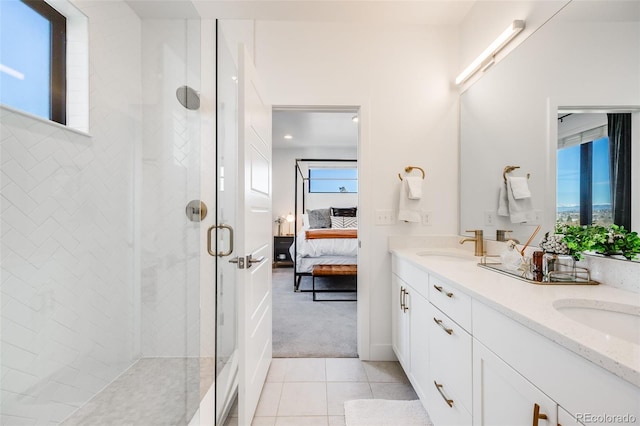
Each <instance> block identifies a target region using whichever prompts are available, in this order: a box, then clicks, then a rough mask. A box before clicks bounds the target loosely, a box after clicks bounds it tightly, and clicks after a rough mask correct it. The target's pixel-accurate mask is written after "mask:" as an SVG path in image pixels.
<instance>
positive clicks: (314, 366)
mask: <svg viewBox="0 0 640 426" xmlns="http://www.w3.org/2000/svg"><path fill="white" fill-rule="evenodd" d="M368 398H377V399H405V400H407V399H418V397H417V395H416V393H415V391H414V390H413V387H412V386H411V384H410V383H409V380H408V379H407V376H406V375H405V374H404V371H403V370H402V368H401V367H400V364H398V363H397V362H383V361H360V360H359V359H358V358H274V359H273V361H272V362H271V368H270V369H269V373H268V375H267V380H266V383H265V385H264V388H263V389H262V395H261V396H260V401H259V403H258V408H257V409H256V415H255V417H254V420H253V423H252V425H253V426H267V425H268V426H287V425H292V426H293V425H295V426H303V425H311V426H316V425H318V426H321V425H322V426H344V424H345V423H344V402H345V401H348V400H351V399H368ZM237 416H238V414H237V407H236V406H234V408H233V409H232V411H231V414H230V415H229V418H228V419H227V422H226V423H225V425H226V426H237V425H238V417H237Z"/></svg>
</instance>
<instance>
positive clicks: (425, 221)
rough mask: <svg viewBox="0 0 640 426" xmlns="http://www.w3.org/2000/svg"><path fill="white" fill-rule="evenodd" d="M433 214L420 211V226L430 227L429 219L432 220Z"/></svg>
mask: <svg viewBox="0 0 640 426" xmlns="http://www.w3.org/2000/svg"><path fill="white" fill-rule="evenodd" d="M432 216H433V213H432V212H430V211H422V224H423V225H427V226H431V219H432Z"/></svg>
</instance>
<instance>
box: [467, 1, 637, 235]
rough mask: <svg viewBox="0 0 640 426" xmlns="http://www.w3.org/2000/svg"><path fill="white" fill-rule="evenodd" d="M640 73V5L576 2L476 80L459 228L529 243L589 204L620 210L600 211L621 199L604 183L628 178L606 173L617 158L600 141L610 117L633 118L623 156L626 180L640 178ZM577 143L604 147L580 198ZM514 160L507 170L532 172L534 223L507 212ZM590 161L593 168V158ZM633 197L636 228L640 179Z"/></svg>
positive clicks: (630, 205)
mask: <svg viewBox="0 0 640 426" xmlns="http://www.w3.org/2000/svg"><path fill="white" fill-rule="evenodd" d="M639 75H640V3H638V2H625V1H589V2H576V1H574V2H571V3H569V4H568V5H567V6H566V7H565V8H563V9H562V10H561V11H560V12H558V14H556V15H555V16H554V17H553V18H552V19H551V20H550V21H548V22H547V23H546V24H545V25H544V26H542V27H541V28H540V29H539V30H538V31H536V32H535V33H534V34H533V35H531V36H530V37H529V38H528V39H527V40H525V41H524V42H523V43H522V44H521V45H520V46H518V47H517V48H516V49H515V50H513V51H512V52H511V53H510V54H509V56H508V57H506V58H505V59H504V60H502V61H501V62H499V63H498V64H497V65H495V66H494V67H493V68H492V69H491V70H490V72H488V73H486V74H485V75H484V76H483V77H482V78H481V79H479V80H478V81H477V82H475V83H474V84H473V85H472V86H471V87H469V88H468V89H467V90H466V91H465V92H464V93H463V94H462V95H461V101H460V168H461V175H460V230H461V233H464V231H465V230H467V229H483V230H484V235H485V237H486V238H488V239H496V236H497V233H498V232H497V231H500V230H504V231H511V232H510V233H507V235H508V236H510V237H512V238H514V239H516V240H519V241H521V242H524V241H526V240H527V239H528V238H529V236H530V235H531V233H532V232H533V231H534V230H535V228H536V226H537V225H541V226H542V231H543V232H546V231H552V230H553V228H554V225H555V223H556V220H557V219H558V218H559V219H561V220H567V219H568V220H574V219H575V217H576V216H575V214H573V215H567V214H566V213H567V211H568V210H571V209H575V208H576V206H578V209H580V207H583V210H585V211H587V210H590V211H591V213H590V214H591V216H590V218H591V220H592V219H593V218H594V216H596V217H597V218H598V220H600V219H604V216H606V215H607V214H609V215H613V207H611V206H610V207H609V208H610V209H611V211H610V212H609V213H607V212H603V211H602V210H605V209H606V208H607V207H606V206H604V204H607V203H609V204H612V203H613V202H614V201H613V200H611V199H610V197H609V199H607V198H606V197H603V195H602V194H603V191H604V190H602V188H601V186H603V185H604V183H603V182H602V181H606V180H607V179H608V185H609V186H611V185H614V184H615V185H617V183H612V181H613V180H615V181H616V182H617V181H618V180H619V179H620V177H612V176H608V177H604V176H603V175H602V173H601V172H602V171H603V170H602V168H603V167H604V168H605V169H608V168H609V166H606V167H605V166H604V163H603V162H604V161H609V155H607V156H605V155H604V154H602V152H603V149H605V148H604V147H603V144H604V143H603V142H602V140H601V139H603V138H604V139H607V144H609V143H610V141H609V129H608V126H607V120H608V118H609V117H610V116H611V115H612V114H626V116H628V118H629V120H630V126H631V145H632V149H631V152H630V153H629V152H625V153H624V154H621V155H623V157H624V159H627V160H629V164H630V172H628V171H627V172H626V173H627V176H626V179H627V180H628V181H629V182H640V77H638V76H639ZM585 123H587V124H585ZM577 138H581V139H580V142H578V141H577ZM587 139H590V140H589V141H587ZM587 142H591V144H588V143H587ZM571 146H577V148H573V150H574V151H575V150H578V151H580V150H583V152H586V151H589V150H591V153H592V154H593V153H594V152H595V153H596V154H597V156H596V158H594V157H593V155H592V157H591V160H590V161H591V162H592V163H591V166H590V167H591V170H592V172H591V176H589V178H588V179H587V176H586V173H585V172H583V174H584V176H583V177H582V179H583V180H585V181H588V180H590V181H591V189H590V191H591V192H590V194H591V198H590V199H589V198H585V197H586V195H585V194H586V192H585V193H584V194H583V195H582V196H581V195H580V186H579V185H580V184H579V180H578V181H576V178H579V171H580V169H579V168H578V169H576V168H575V167H580V163H579V160H577V161H578V163H576V156H575V153H574V156H573V157H572V156H571V155H568V157H569V158H565V157H567V155H566V151H565V150H564V148H569V147H571ZM559 149H560V151H559ZM606 149H607V150H609V148H608V147H607V148H606ZM584 155H586V154H584ZM583 158H584V157H583ZM594 160H595V164H594V163H593V161H594ZM506 166H517V167H518V168H516V169H513V170H512V171H511V172H510V173H508V174H507V176H513V177H525V176H528V177H529V179H528V180H526V182H527V184H528V189H529V191H530V193H531V197H530V199H529V200H528V201H527V203H526V204H524V208H526V209H527V210H528V211H529V214H527V215H525V217H526V219H527V220H526V222H521V218H522V215H520V216H519V217H511V216H509V215H506V216H502V215H500V214H499V209H498V207H499V198H500V188H501V186H502V185H503V184H504V178H503V173H504V170H505V167H506ZM558 167H560V174H558V173H557V172H558ZM582 167H583V170H586V167H587V165H586V163H585V164H582ZM594 168H595V172H593V170H594ZM576 170H577V173H578V176H576ZM594 173H595V174H594ZM629 174H630V176H629ZM558 182H560V183H558ZM576 182H577V185H578V186H577V189H576V186H575V185H576ZM571 185H573V187H572V188H568V186H571ZM567 191H568V192H569V193H570V194H568V193H565V192H567ZM576 191H577V192H576ZM583 192H584V190H583ZM576 194H577V195H576ZM625 194H629V197H630V198H629V197H626V196H625V197H626V198H625V199H624V200H623V201H624V203H627V206H626V207H624V209H626V213H625V214H627V215H628V216H629V219H628V220H629V223H630V225H629V226H630V227H631V229H633V230H635V231H640V185H638V184H636V185H635V186H634V185H632V186H631V189H630V191H629V192H628V193H625ZM568 196H571V197H573V198H572V199H569V198H567V197H568ZM581 197H582V198H581ZM618 202H619V203H618V205H621V204H620V200H618ZM589 203H590V204H589ZM624 203H623V204H624ZM587 204H589V208H587ZM570 205H571V207H570ZM502 213H504V212H502ZM573 213H575V212H573ZM582 214H583V219H582V220H590V219H589V216H586V214H587V213H585V212H583V213H582ZM579 215H580V212H578V221H579V220H580V216H579ZM512 219H515V220H512ZM541 237H542V233H541V234H539V235H538V237H537V238H536V239H534V244H537V243H538V242H539V240H540V238H541Z"/></svg>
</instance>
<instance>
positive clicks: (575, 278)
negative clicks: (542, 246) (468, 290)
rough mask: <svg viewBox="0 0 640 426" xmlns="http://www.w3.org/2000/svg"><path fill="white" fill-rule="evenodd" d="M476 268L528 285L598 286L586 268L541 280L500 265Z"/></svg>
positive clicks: (555, 273) (573, 269)
mask: <svg viewBox="0 0 640 426" xmlns="http://www.w3.org/2000/svg"><path fill="white" fill-rule="evenodd" d="M478 266H479V267H481V268H484V269H489V270H491V271H495V272H498V273H501V274H504V275H508V276H510V277H513V278H517V279H519V280H522V281H526V282H528V283H530V284H538V285H598V284H600V283H599V282H598V281H594V280H592V279H591V276H590V274H589V270H588V269H586V268H580V267H577V266H576V267H575V268H572V270H571V271H552V272H550V273H549V274H548V276H547V277H543V278H542V279H541V280H536V279H535V274H534V273H533V272H531V271H529V270H522V269H517V270H513V269H509V268H507V267H506V266H505V265H503V264H502V263H478Z"/></svg>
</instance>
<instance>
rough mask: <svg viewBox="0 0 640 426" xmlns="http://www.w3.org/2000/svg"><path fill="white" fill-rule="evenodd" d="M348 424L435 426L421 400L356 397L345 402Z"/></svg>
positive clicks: (365, 425) (353, 425)
mask: <svg viewBox="0 0 640 426" xmlns="http://www.w3.org/2000/svg"><path fill="white" fill-rule="evenodd" d="M344 418H345V423H346V426H405V425H406V426H409V425H411V426H414V425H424V426H427V425H428V426H433V423H431V419H429V415H428V414H427V412H426V410H425V409H424V407H423V406H422V403H421V402H420V401H419V400H415V401H390V400H386V399H355V400H352V401H346V402H345V403H344Z"/></svg>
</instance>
